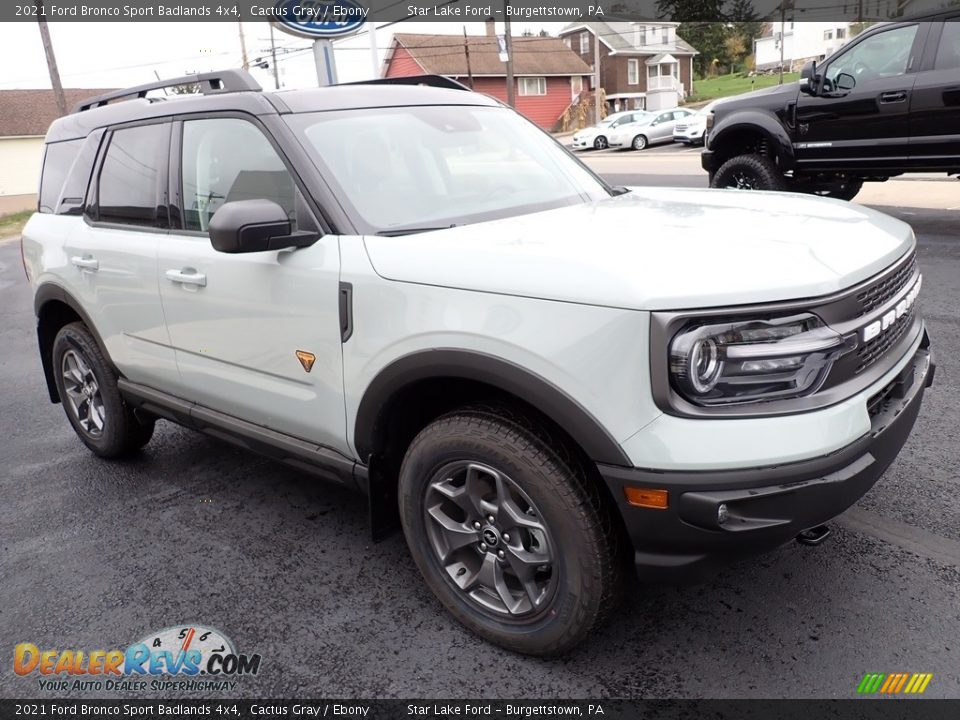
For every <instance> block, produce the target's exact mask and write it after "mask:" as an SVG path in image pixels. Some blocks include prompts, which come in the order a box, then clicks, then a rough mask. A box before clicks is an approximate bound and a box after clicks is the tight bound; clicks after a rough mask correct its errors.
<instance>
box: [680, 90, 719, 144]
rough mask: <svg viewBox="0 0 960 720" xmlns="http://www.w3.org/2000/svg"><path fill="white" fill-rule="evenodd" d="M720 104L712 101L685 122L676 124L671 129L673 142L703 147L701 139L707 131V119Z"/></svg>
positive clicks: (717, 101)
mask: <svg viewBox="0 0 960 720" xmlns="http://www.w3.org/2000/svg"><path fill="white" fill-rule="evenodd" d="M721 102H722V101H721V100H714V101H713V102H711V103H708V104H707V105H704V106H703V107H702V108H700V109H699V110H698V111H697V112H696V114H694V115H692V116H691V117H689V118H688V119H687V120H684V121H683V122H679V123H677V124H676V125H675V126H674V128H673V141H674V142H680V143H684V144H687V145H703V139H704V136H705V133H706V131H707V117H708V116H709V115H710V114H712V113H713V109H714V108H715V107H716V106H717V105H719V104H720V103H721Z"/></svg>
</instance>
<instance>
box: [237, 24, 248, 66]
mask: <svg viewBox="0 0 960 720" xmlns="http://www.w3.org/2000/svg"><path fill="white" fill-rule="evenodd" d="M237 28H238V29H239V30H240V52H241V53H242V54H243V69H244V70H249V69H250V60H248V59H247V41H246V40H245V39H244V38H243V21H242V20H237Z"/></svg>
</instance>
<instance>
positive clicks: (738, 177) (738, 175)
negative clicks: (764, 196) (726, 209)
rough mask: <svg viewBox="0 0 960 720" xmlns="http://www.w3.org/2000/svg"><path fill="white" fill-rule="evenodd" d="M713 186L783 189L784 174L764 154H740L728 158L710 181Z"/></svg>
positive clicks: (739, 188)
mask: <svg viewBox="0 0 960 720" xmlns="http://www.w3.org/2000/svg"><path fill="white" fill-rule="evenodd" d="M710 187H713V188H734V189H737V190H783V189H784V187H785V183H784V180H783V175H782V174H781V173H780V170H779V169H777V166H776V165H775V164H774V162H773V160H771V159H770V158H768V157H764V156H763V155H755V154H751V155H738V156H737V157H734V158H731V159H729V160H727V161H726V162H725V163H724V164H723V165H721V166H720V169H719V170H717V172H716V173H715V174H714V176H713V178H712V179H711V181H710Z"/></svg>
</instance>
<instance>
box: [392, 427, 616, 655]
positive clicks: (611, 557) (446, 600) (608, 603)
mask: <svg viewBox="0 0 960 720" xmlns="http://www.w3.org/2000/svg"><path fill="white" fill-rule="evenodd" d="M464 463H466V464H467V465H468V470H467V471H466V472H470V468H474V469H475V470H474V472H475V479H474V481H473V482H474V485H473V487H480V488H482V490H481V492H482V491H483V490H486V491H487V495H484V496H483V497H484V498H486V499H484V500H483V502H484V503H485V505H483V506H482V507H486V508H489V507H490V506H491V504H495V509H494V510H492V511H491V512H496V513H497V515H496V517H495V520H494V522H490V521H489V520H488V517H487V516H484V515H483V513H482V512H481V513H480V514H479V515H477V518H471V516H470V514H469V513H467V512H459V511H460V510H462V508H461V505H460V503H464V504H465V505H467V506H469V507H474V508H475V507H477V505H475V504H474V503H473V500H471V499H470V497H469V496H470V493H467V492H466V491H467V489H468V487H469V486H468V485H467V482H466V481H464V485H463V491H464V492H460V493H459V494H457V499H456V500H453V499H450V496H448V495H447V494H446V491H445V492H444V493H442V494H437V493H436V491H435V489H434V488H435V486H437V485H441V486H444V487H446V488H447V489H448V490H449V489H450V488H452V487H453V485H452V483H454V482H456V478H457V473H458V472H459V470H456V468H459V467H461V465H462V464H464ZM477 468H481V469H482V468H486V469H489V470H492V471H493V472H494V475H493V476H489V477H487V478H486V480H485V479H484V476H483V474H482V472H481V470H477ZM448 475H450V477H451V480H449V481H448V480H446V478H447V476H448ZM496 475H499V477H500V482H496V481H495V479H494V477H495V476H496ZM484 483H486V484H484ZM501 486H503V487H508V488H510V490H509V492H510V493H511V500H510V501H508V502H507V503H503V502H501V501H500V500H501V495H498V494H497V493H496V491H495V489H496V488H499V487H501ZM481 492H477V493H473V494H474V495H476V496H477V497H480V496H481ZM491 493H492V494H491ZM463 495H466V496H467V497H466V498H464V497H461V496H463ZM604 500H605V498H604V497H602V495H601V491H600V488H599V487H598V486H597V484H596V483H593V482H591V481H590V479H589V478H588V476H587V474H586V472H585V471H584V469H583V467H582V466H581V464H580V463H579V462H578V461H577V460H576V459H575V458H574V456H573V455H572V453H571V452H569V451H568V450H567V449H566V448H565V446H564V445H562V444H558V443H556V442H553V441H551V440H550V438H549V436H548V435H547V434H546V432H545V431H544V430H543V429H542V428H540V427H539V426H538V425H536V424H535V423H532V422H530V421H528V420H526V419H525V418H524V417H523V416H518V415H515V414H512V413H510V412H509V411H508V410H503V409H490V408H470V409H463V410H459V411H456V412H453V413H450V414H448V415H445V416H443V417H441V418H439V419H437V420H436V421H434V422H433V423H431V424H430V425H428V426H427V427H426V428H424V429H423V430H422V431H421V432H420V433H419V434H418V435H417V437H416V438H414V440H413V442H412V443H411V445H410V447H409V448H408V450H407V453H406V456H405V457H404V460H403V465H402V467H401V470H400V481H399V503H400V516H401V521H402V524H403V529H404V534H405V535H406V538H407V544H408V545H409V547H410V552H411V554H412V555H413V559H414V561H415V562H416V563H417V566H418V567H419V569H420V572H421V573H422V574H423V577H424V579H425V580H426V581H427V585H428V586H429V587H430V589H431V590H433V592H434V594H435V595H436V596H437V597H438V598H439V600H440V601H441V602H442V603H443V604H444V606H446V608H447V609H448V610H449V611H450V613H451V614H453V616H454V617H456V618H457V619H458V620H459V621H460V622H461V623H463V624H464V625H466V626H467V627H468V628H469V629H471V630H472V631H474V632H475V633H477V634H478V635H480V636H481V637H483V638H485V639H487V640H489V641H491V642H493V643H496V644H497V645H500V646H501V647H503V648H506V649H508V650H511V651H514V652H518V653H524V654H527V655H536V656H553V655H560V654H562V653H564V652H567V651H569V650H570V649H571V648H573V647H574V646H576V645H577V644H578V643H580V642H581V641H582V640H583V639H584V638H585V637H586V636H587V635H588V634H589V633H590V631H591V630H592V629H594V628H596V627H597V626H599V625H600V624H601V623H602V622H603V621H604V620H605V619H606V617H607V616H608V615H609V613H610V612H611V611H612V610H613V609H614V608H615V606H616V603H617V601H618V599H619V597H620V595H621V591H622V584H623V582H624V578H625V577H626V575H627V573H626V572H625V570H626V567H627V565H628V556H627V553H626V550H625V548H626V547H627V546H628V544H627V542H626V540H625V537H624V535H625V533H624V531H623V530H622V526H621V525H620V524H619V522H618V520H617V519H616V518H615V516H614V513H615V512H616V510H615V509H613V508H610V507H609V505H608V503H607V502H605V501H604ZM434 502H437V503H438V504H437V505H436V507H435V506H434ZM511 503H512V509H511V508H510V505H511ZM526 503H529V505H528V507H527V508H526V509H525V510H524V509H523V506H524V504H526ZM441 505H442V507H441ZM448 506H449V507H448ZM437 508H440V509H441V514H442V517H443V518H445V519H446V520H447V521H450V520H455V522H454V523H453V524H454V525H455V526H456V527H457V529H456V531H455V533H453V535H455V537H456V539H457V540H459V539H460V538H461V537H462V538H463V541H462V543H459V544H458V547H457V549H456V550H455V551H451V552H448V553H447V554H446V557H447V559H448V562H446V563H444V562H443V561H442V560H441V557H440V554H441V551H440V550H438V549H437V540H436V537H437V536H442V537H446V536H448V532H447V530H445V529H444V528H449V527H451V526H450V525H447V524H441V523H437V522H435V520H434V518H433V515H431V516H430V518H429V519H428V512H430V513H433V512H435V511H436V510H437ZM504 508H507V511H504ZM484 512H486V511H484ZM446 513H450V514H449V515H447V514H446ZM517 513H520V517H521V518H522V522H531V523H532V524H533V525H542V527H543V529H544V532H542V533H539V534H538V535H537V536H536V537H535V536H534V533H535V532H538V531H535V530H530V534H529V535H528V536H526V537H524V534H525V532H526V531H525V530H524V526H523V525H516V524H513V525H511V519H512V518H513V517H516V515H517ZM504 516H506V519H505V520H504V519H503V518H504ZM489 517H494V516H493V515H489ZM531 519H532V520H531ZM481 522H482V523H484V526H483V529H482V530H481V528H480V527H479V524H480V523H481ZM511 527H512V528H514V529H511ZM474 530H475V532H476V535H475V536H470V535H469V533H470V532H471V531H474ZM490 530H494V531H495V533H496V534H498V537H499V544H498V542H494V540H495V538H493V537H492V535H494V534H495V533H491V532H490ZM508 531H509V532H508ZM509 533H513V537H511V536H510V534H509ZM518 536H520V537H518ZM484 539H486V540H487V541H489V542H492V543H493V545H491V546H486V545H484V546H483V547H481V545H480V543H481V542H483V540H484ZM460 545H462V547H460ZM514 545H516V546H517V547H516V548H513V547H512V546H514ZM495 546H498V547H500V548H501V549H500V550H498V551H497V554H498V558H504V550H505V551H506V552H507V553H509V554H508V555H506V559H498V558H492V555H493V548H494V547H495ZM450 547H451V546H450V545H446V548H445V549H449V548H450ZM515 549H516V550H517V551H518V552H517V553H516V556H515V554H514V550H515ZM454 552H455V553H458V555H457V556H456V559H455V560H450V558H451V556H453V555H454ZM538 553H540V554H538ZM523 554H526V557H527V558H528V559H527V560H526V563H527V565H526V566H525V567H524V568H522V569H525V570H527V571H529V572H531V573H532V570H531V568H532V567H533V566H534V565H536V566H537V567H536V573H533V574H532V575H531V577H532V579H531V585H532V586H534V587H535V589H534V590H533V591H531V590H528V589H527V585H524V584H522V583H521V582H520V578H521V573H519V572H517V573H515V574H513V575H511V573H514V567H515V565H516V564H517V561H516V557H519V556H520V555H523ZM543 557H549V558H550V560H549V564H548V563H546V562H544V563H543V564H539V563H541V562H543V561H542V560H540V559H536V558H543ZM491 558H492V565H491V567H493V568H497V567H500V568H502V569H501V570H500V578H501V579H505V580H504V582H505V583H506V585H507V586H509V585H510V580H511V577H512V580H513V581H514V586H513V588H509V587H508V590H507V591H506V592H507V595H509V600H510V602H516V607H515V608H514V609H513V610H511V609H510V606H509V605H508V604H507V602H506V600H504V595H503V593H500V594H497V592H496V591H491V592H486V590H485V588H484V587H477V586H474V585H472V584H471V583H475V582H478V581H477V578H481V576H482V574H483V570H484V569H485V568H486V567H487V563H488V562H490V561H491ZM531 563H532V564H531ZM520 564H523V563H520ZM467 573H469V574H467ZM460 577H463V580H458V579H457V578H460ZM458 582H462V583H463V584H464V585H466V586H467V587H466V588H464V587H461V586H460V585H458ZM495 587H496V588H497V590H498V591H499V590H500V587H501V586H500V584H496V583H495ZM471 588H472V589H471ZM512 592H516V595H512V594H511V593H512ZM471 593H473V594H471ZM478 597H479V598H480V599H479V600H478ZM534 598H537V599H538V600H539V603H540V604H536V603H535V601H534ZM524 603H525V605H524ZM489 605H501V606H502V607H498V608H491V607H489ZM521 607H522V608H523V609H524V612H520V610H519V609H518V608H521ZM512 612H516V613H517V614H516V615H513V614H511V613H512Z"/></svg>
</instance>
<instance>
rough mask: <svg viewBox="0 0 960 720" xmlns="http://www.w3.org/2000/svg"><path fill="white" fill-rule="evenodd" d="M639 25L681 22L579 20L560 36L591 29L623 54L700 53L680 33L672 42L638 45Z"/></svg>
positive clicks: (617, 51) (612, 49)
mask: <svg viewBox="0 0 960 720" xmlns="http://www.w3.org/2000/svg"><path fill="white" fill-rule="evenodd" d="M637 25H668V26H670V27H676V26H677V25H679V23H675V22H658V21H654V20H650V21H647V22H640V23H636V22H604V21H593V22H578V23H570V24H569V25H567V26H566V27H564V28H563V30H561V31H560V36H561V37H562V36H564V35H566V34H569V33H571V32H573V31H575V30H589V31H590V32H592V33H593V34H594V35H597V36H599V38H600V41H601V42H602V43H603V44H604V45H606V46H607V47H608V48H610V50H611V51H612V52H615V53H617V54H621V55H631V54H636V55H659V54H660V53H672V54H674V55H698V54H699V53H698V51H697V49H696V48H695V47H693V45H691V44H690V43H688V42H687V41H686V40H684V39H683V38H682V37H680V36H679V35H677V36H676V41H675V42H672V43H654V44H651V45H637V44H636V42H635V39H636V28H637Z"/></svg>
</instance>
